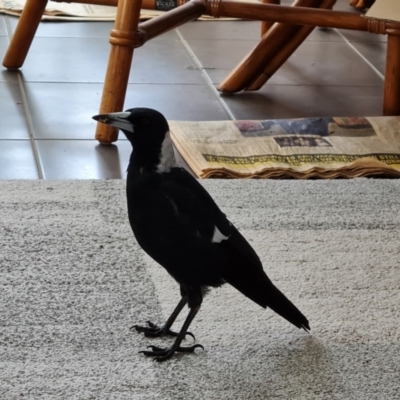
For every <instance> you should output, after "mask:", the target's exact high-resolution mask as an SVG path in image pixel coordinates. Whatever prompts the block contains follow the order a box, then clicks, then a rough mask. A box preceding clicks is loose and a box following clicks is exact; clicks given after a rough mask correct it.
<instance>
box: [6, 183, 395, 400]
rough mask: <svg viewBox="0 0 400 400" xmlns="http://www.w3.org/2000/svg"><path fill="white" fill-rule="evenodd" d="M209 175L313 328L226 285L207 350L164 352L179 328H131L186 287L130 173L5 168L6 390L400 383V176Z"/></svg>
mask: <svg viewBox="0 0 400 400" xmlns="http://www.w3.org/2000/svg"><path fill="white" fill-rule="evenodd" d="M203 184H204V185H205V186H206V187H207V189H208V190H209V191H210V192H211V193H212V194H213V196H214V197H215V199H216V201H217V202H218V203H219V204H220V206H221V207H222V209H223V210H225V212H226V213H227V214H228V215H229V216H230V218H231V220H232V221H233V222H234V223H235V224H236V225H237V226H238V227H239V228H240V230H241V231H242V232H243V234H244V235H245V236H246V237H247V238H248V239H249V241H250V242H251V243H252V245H253V246H254V247H255V249H256V250H257V252H258V253H259V255H260V257H261V259H262V260H263V263H264V266H265V269H266V271H267V272H268V274H269V276H270V277H271V279H272V280H273V281H274V282H275V283H276V284H277V286H278V287H279V288H281V289H282V290H283V291H284V293H286V294H287V295H288V296H289V297H290V299H291V300H292V301H293V302H295V303H296V304H297V305H298V306H299V308H300V309H301V310H302V311H303V312H304V313H305V314H306V315H307V317H308V318H309V320H310V324H311V327H312V331H311V335H308V334H307V333H305V332H303V331H300V330H298V329H296V328H294V327H292V326H291V325H290V324H289V323H287V322H286V321H284V320H283V319H282V318H280V317H279V316H277V315H275V314H274V313H273V312H272V311H270V310H266V311H265V310H263V309H262V308H260V307H258V306H257V305H256V304H254V303H252V302H251V301H250V300H247V299H246V298H245V297H243V296H242V295H241V294H240V293H238V292H236V291H235V290H233V289H232V288H230V287H227V286H226V287H223V288H220V289H217V290H213V291H212V292H211V294H210V295H209V296H208V297H206V299H205V301H204V303H203V307H202V309H201V311H200V313H199V315H198V317H197V318H196V319H195V321H194V323H193V326H192V329H191V330H192V331H193V332H194V333H195V335H196V339H197V341H198V342H199V343H201V344H203V345H204V346H205V349H206V350H205V351H204V352H203V351H201V350H198V351H197V352H196V354H193V355H184V356H181V355H178V356H177V357H174V358H173V359H172V360H170V361H169V362H166V363H163V364H159V363H156V362H153V361H152V360H150V359H148V358H145V357H144V356H143V355H141V354H138V351H139V350H142V349H144V348H145V347H146V345H148V344H151V343H161V344H168V343H171V340H170V339H154V340H151V339H146V338H144V337H143V336H142V335H138V334H136V333H132V332H130V331H129V327H130V326H131V325H133V324H136V323H143V322H144V321H146V320H152V321H154V322H162V321H164V319H165V318H166V316H167V315H168V314H169V312H170V311H171V310H172V308H173V307H174V306H175V304H176V303H177V301H178V300H179V292H178V289H177V285H176V284H175V283H174V282H173V280H172V279H171V278H170V277H169V276H168V275H167V273H166V272H165V271H164V270H163V269H162V268H160V267H158V266H157V265H156V264H155V263H154V262H152V261H151V260H150V259H149V258H148V257H147V256H146V255H144V254H143V252H142V251H141V250H140V249H139V247H138V245H137V244H136V243H135V241H134V239H133V237H132V234H131V232H130V227H129V225H128V222H127V217H126V207H125V197H124V196H125V193H124V182H123V181H93V182H92V181H86V182H85V181H76V182H74V181H58V182H51V181H14V182H13V181H9V182H7V181H3V182H0V235H1V236H0V243H1V247H0V259H1V265H0V279H1V281H0V284H1V294H0V324H1V326H0V399H21V398H30V399H39V398H44V399H184V400H186V399H199V400H200V399H216V400H217V399H218V400H220V399H246V400H248V399H250V400H251V399H304V400H309V399H346V400H347V399H357V400H359V399H379V400H382V399H399V398H400V309H399V304H400V263H399V252H400V215H399V206H400V181H398V180H367V179H357V180H349V181H348V180H336V181H266V180H253V181H237V180H236V181H205V182H203ZM185 313H186V311H185ZM181 320H182V319H181ZM181 320H180V321H181ZM190 341H191V340H189V339H188V343H190Z"/></svg>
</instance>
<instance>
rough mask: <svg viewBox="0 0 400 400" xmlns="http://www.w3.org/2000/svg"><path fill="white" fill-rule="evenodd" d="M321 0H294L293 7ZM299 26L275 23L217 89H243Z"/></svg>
mask: <svg viewBox="0 0 400 400" xmlns="http://www.w3.org/2000/svg"><path fill="white" fill-rule="evenodd" d="M322 1H323V0H296V1H295V2H294V3H293V5H292V6H293V7H318V5H319V4H320V3H321V2H322ZM300 28H301V26H298V25H291V24H290V25H289V24H283V23H276V24H274V25H273V27H271V28H270V29H269V30H268V32H267V33H266V34H265V35H264V36H263V37H262V38H261V41H260V42H259V43H258V45H257V46H256V47H255V48H254V49H253V51H252V52H251V53H250V54H249V55H247V56H246V57H245V58H244V59H243V60H242V61H241V62H240V63H239V65H237V66H236V68H235V69H234V70H233V71H232V72H231V73H230V74H229V75H228V76H227V77H226V78H225V79H224V80H223V81H222V82H221V83H220V85H219V86H218V90H219V91H221V92H223V93H234V92H239V91H241V90H244V89H246V88H247V87H248V85H249V84H250V83H251V82H253V81H254V80H256V79H257V78H258V77H259V76H260V74H262V72H263V70H264V69H265V66H266V65H268V63H269V61H270V60H271V59H273V58H274V56H275V55H276V54H278V53H279V51H280V49H281V48H282V47H283V46H285V44H286V43H287V42H288V41H290V40H292V39H293V37H294V36H295V35H296V32H297V31H298V30H299V29H300Z"/></svg>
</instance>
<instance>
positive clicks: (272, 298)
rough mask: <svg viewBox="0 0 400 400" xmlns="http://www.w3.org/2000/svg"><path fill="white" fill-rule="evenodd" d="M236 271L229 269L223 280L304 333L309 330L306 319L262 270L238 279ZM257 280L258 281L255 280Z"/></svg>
mask: <svg viewBox="0 0 400 400" xmlns="http://www.w3.org/2000/svg"><path fill="white" fill-rule="evenodd" d="M235 271H236V270H235V269H234V268H231V269H230V271H229V273H227V274H226V275H225V279H226V281H227V282H228V283H230V284H231V285H232V286H233V287H235V288H236V289H237V290H239V291H240V292H242V293H243V294H244V295H245V296H247V297H248V298H249V299H251V300H253V301H254V302H256V303H257V304H259V305H260V306H261V307H264V308H267V307H269V308H271V310H273V311H275V312H276V313H277V314H279V315H280V316H281V317H283V318H285V319H286V320H287V321H289V322H290V323H292V324H293V325H294V326H297V328H299V329H304V330H305V331H307V332H308V331H309V330H310V324H309V322H308V320H307V318H306V317H305V316H304V315H303V314H302V313H301V312H300V310H299V309H298V308H297V307H296V306H295V305H294V304H293V303H292V302H291V301H290V300H289V299H288V298H287V297H286V296H285V295H284V294H283V293H282V292H281V291H280V290H279V289H278V288H277V287H276V286H274V284H273V283H272V282H271V281H270V279H269V278H268V277H267V276H266V275H265V273H264V271H263V270H260V271H258V274H257V275H258V277H257V276H256V275H254V276H251V279H250V277H249V276H250V274H249V275H243V274H241V276H240V277H238V276H237V274H235V273H234V272H235ZM255 278H258V279H255Z"/></svg>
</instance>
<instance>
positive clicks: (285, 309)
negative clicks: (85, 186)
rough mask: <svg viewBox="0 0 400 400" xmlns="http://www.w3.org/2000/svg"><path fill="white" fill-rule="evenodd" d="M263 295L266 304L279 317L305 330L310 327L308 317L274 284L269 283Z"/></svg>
mask: <svg viewBox="0 0 400 400" xmlns="http://www.w3.org/2000/svg"><path fill="white" fill-rule="evenodd" d="M265 297H266V299H265V300H266V301H265V303H266V306H267V307H269V308H270V309H271V310H274V311H275V312H276V313H277V314H279V315H280V316H281V317H283V318H285V319H286V320H287V321H289V322H291V323H292V324H293V325H294V326H297V328H300V329H304V330H305V331H306V332H308V331H309V330H310V329H311V328H310V324H309V322H308V319H307V318H306V317H305V316H304V315H303V314H302V313H301V311H300V310H299V309H298V308H297V307H296V306H295V305H294V304H293V303H292V302H291V301H290V300H289V299H288V298H287V297H286V296H285V295H284V294H283V293H282V292H281V291H280V290H279V289H278V288H277V287H276V286H274V285H273V284H270V286H269V288H268V293H266V296H265Z"/></svg>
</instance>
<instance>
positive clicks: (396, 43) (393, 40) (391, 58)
mask: <svg viewBox="0 0 400 400" xmlns="http://www.w3.org/2000/svg"><path fill="white" fill-rule="evenodd" d="M398 33H400V32H398ZM386 52H387V53H386V73H385V88H384V93H383V115H400V36H399V35H391V34H389V35H388V42H387V50H386Z"/></svg>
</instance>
